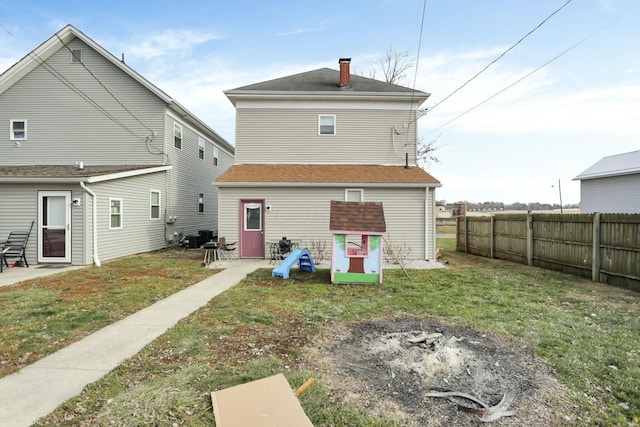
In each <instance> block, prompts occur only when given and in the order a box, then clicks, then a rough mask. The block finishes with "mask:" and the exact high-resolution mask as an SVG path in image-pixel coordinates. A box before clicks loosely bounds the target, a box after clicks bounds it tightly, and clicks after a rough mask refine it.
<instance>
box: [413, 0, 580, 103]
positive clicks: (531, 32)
mask: <svg viewBox="0 0 640 427" xmlns="http://www.w3.org/2000/svg"><path fill="white" fill-rule="evenodd" d="M425 1H426V0H425ZM571 1H572V0H567V1H566V2H565V3H564V4H563V5H562V6H560V7H559V8H558V9H556V10H555V11H554V12H553V13H552V14H551V15H549V16H547V17H546V18H545V19H543V20H542V22H540V23H539V24H538V25H536V26H535V27H534V28H533V29H532V30H531V31H529V32H528V33H527V34H525V35H524V36H523V37H522V38H521V39H520V40H518V41H517V42H516V43H514V44H513V45H511V47H509V48H508V49H507V50H505V51H504V52H502V53H501V54H500V55H499V56H498V57H497V58H495V59H494V60H493V61H491V62H490V63H489V64H488V65H486V66H485V67H484V68H483V69H481V70H480V71H478V72H477V73H476V74H475V75H474V76H473V77H471V78H470V79H469V80H467V81H466V82H464V83H463V84H462V86H460V87H459V88H457V89H456V90H454V91H453V92H451V93H450V94H449V95H447V96H446V97H444V99H442V100H441V101H439V102H438V103H436V104H435V105H433V106H432V107H429V108H425V109H423V111H424V113H423V115H424V114H426V113H427V112H431V111H432V110H433V109H434V108H436V107H437V106H438V105H440V104H442V103H443V102H445V101H446V100H447V99H449V98H451V97H452V96H453V95H455V94H456V93H457V92H458V91H460V90H461V89H462V88H464V87H465V86H466V85H467V84H469V83H471V81H473V80H474V79H476V78H477V77H478V76H479V75H480V74H482V73H483V72H485V71H486V70H487V69H488V68H489V67H491V66H492V65H493V64H495V63H496V62H498V61H499V60H500V59H501V58H502V57H503V56H505V55H506V54H507V53H509V52H510V51H511V50H512V49H514V48H515V47H516V46H518V45H519V44H520V43H521V42H522V41H523V40H524V39H526V38H527V37H529V36H530V35H531V34H533V33H534V32H535V31H536V30H538V29H539V28H540V27H542V26H543V25H544V24H545V23H546V22H547V21H548V20H549V19H551V17H553V16H554V15H555V14H556V13H558V12H560V11H561V10H562V9H564V7H565V6H567V5H568V4H569V3H571Z"/></svg>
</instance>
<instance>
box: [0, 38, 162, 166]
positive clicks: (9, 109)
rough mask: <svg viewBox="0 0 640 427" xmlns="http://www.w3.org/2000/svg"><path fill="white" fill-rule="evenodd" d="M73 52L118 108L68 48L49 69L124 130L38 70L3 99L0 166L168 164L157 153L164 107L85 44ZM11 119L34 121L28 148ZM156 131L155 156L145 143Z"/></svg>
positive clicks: (72, 45)
mask: <svg viewBox="0 0 640 427" xmlns="http://www.w3.org/2000/svg"><path fill="white" fill-rule="evenodd" d="M69 47H70V48H71V49H82V61H83V62H84V64H85V65H86V66H87V68H89V70H91V72H92V73H93V74H94V75H95V76H96V77H97V78H98V79H99V80H100V82H101V83H102V84H103V85H104V86H106V87H107V88H108V89H109V91H110V92H111V93H112V94H113V95H114V96H115V97H116V98H117V100H118V101H119V102H118V101H116V100H115V99H114V98H113V97H112V96H111V95H110V94H109V93H108V92H106V91H105V89H104V88H103V87H102V85H101V83H99V82H98V81H96V79H95V78H94V77H93V76H92V75H91V74H90V73H89V72H88V71H87V70H86V69H85V68H84V67H83V66H82V64H78V63H73V64H72V63H71V61H70V57H71V53H70V52H69V51H68V50H67V49H66V48H62V49H60V50H59V51H58V52H57V53H55V54H54V55H53V56H51V57H50V58H49V59H47V61H46V64H47V65H48V66H49V67H51V68H52V69H53V70H55V72H57V73H59V74H61V75H63V76H64V78H65V79H67V80H68V81H70V82H73V85H74V86H75V87H76V88H77V89H78V90H79V91H81V92H82V93H83V94H84V95H85V96H86V97H88V98H90V99H91V100H93V101H95V102H96V103H97V104H99V105H100V106H101V107H102V108H103V109H104V110H106V111H107V112H108V114H109V115H111V116H112V117H113V118H114V119H115V120H116V121H118V122H119V123H120V125H119V124H116V123H115V122H114V121H113V120H111V119H110V118H108V117H107V116H105V114H103V113H102V112H100V111H98V110H97V109H96V108H94V106H92V105H91V103H90V102H88V101H87V100H86V99H83V98H82V97H81V96H80V95H78V94H77V93H74V91H73V90H71V89H70V88H69V87H68V86H67V85H65V84H64V83H63V82H61V81H60V80H59V79H57V78H56V77H54V75H52V73H51V72H49V71H47V69H46V68H45V66H43V65H39V66H37V67H36V68H35V69H34V70H33V71H32V72H30V73H29V74H27V75H26V76H25V77H24V78H22V79H21V80H19V81H18V82H17V83H16V84H15V85H13V86H12V87H11V88H9V89H8V90H7V91H6V92H4V93H3V94H2V95H0V164H4V165H9V164H11V165H22V164H73V163H74V162H75V161H83V162H84V163H85V165H90V164H161V163H163V161H164V159H163V156H162V155H161V154H154V153H155V152H157V151H159V150H161V149H162V144H163V141H164V129H163V126H164V111H165V104H164V102H163V101H162V100H160V99H159V98H158V97H157V96H156V95H155V94H153V93H151V92H150V91H149V90H148V89H146V88H144V87H143V86H142V85H140V83H138V82H136V81H135V80H134V79H132V78H131V77H130V76H129V75H127V74H126V73H125V72H124V71H122V70H120V69H119V68H117V67H115V66H114V65H113V64H112V63H110V62H109V61H107V60H106V59H105V58H104V57H103V56H101V55H100V54H98V53H97V52H95V51H94V50H92V49H91V48H89V47H88V46H87V45H86V44H84V43H83V42H81V41H80V40H78V39H76V40H74V41H73V42H71V43H70V45H69ZM120 103H121V104H122V105H120ZM123 105H124V107H123ZM125 107H126V110H129V112H130V113H131V114H130V113H129V112H127V111H126V110H125ZM134 116H135V117H134ZM11 119H19V120H27V124H28V128H27V134H28V138H27V140H25V141H21V147H16V145H15V144H14V143H13V141H11V142H10V141H9V122H10V120H11ZM123 127H126V128H127V129H128V130H129V131H130V132H129V131H127V130H125V129H123ZM152 131H154V132H157V135H156V136H154V138H153V141H152V142H151V143H150V145H151V148H152V150H151V151H154V153H150V151H149V150H148V149H147V148H148V147H147V143H146V141H145V138H147V137H149V136H151V133H152Z"/></svg>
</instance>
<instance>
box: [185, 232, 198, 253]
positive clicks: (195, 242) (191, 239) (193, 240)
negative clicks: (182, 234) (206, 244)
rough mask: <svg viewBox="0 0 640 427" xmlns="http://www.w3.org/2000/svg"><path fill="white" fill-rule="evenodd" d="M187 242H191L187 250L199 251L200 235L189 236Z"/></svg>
mask: <svg viewBox="0 0 640 427" xmlns="http://www.w3.org/2000/svg"><path fill="white" fill-rule="evenodd" d="M186 239H187V241H188V242H189V243H188V244H187V248H189V249H198V248H199V247H200V236H199V235H195V234H194V235H192V236H187V238H186Z"/></svg>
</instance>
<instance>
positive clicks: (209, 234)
mask: <svg viewBox="0 0 640 427" xmlns="http://www.w3.org/2000/svg"><path fill="white" fill-rule="evenodd" d="M198 233H200V240H199V242H200V246H202V245H204V244H205V243H207V242H210V241H212V240H213V231H211V230H200V231H199V232H198Z"/></svg>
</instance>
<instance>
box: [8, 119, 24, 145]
mask: <svg viewBox="0 0 640 427" xmlns="http://www.w3.org/2000/svg"><path fill="white" fill-rule="evenodd" d="M14 123H24V137H23V138H17V137H16V135H15V132H14V129H13V124H14ZM26 140H27V120H26V119H23V120H19V119H11V120H9V141H26Z"/></svg>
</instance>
